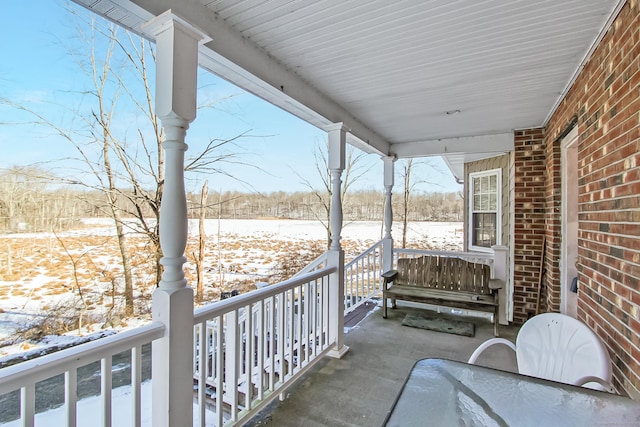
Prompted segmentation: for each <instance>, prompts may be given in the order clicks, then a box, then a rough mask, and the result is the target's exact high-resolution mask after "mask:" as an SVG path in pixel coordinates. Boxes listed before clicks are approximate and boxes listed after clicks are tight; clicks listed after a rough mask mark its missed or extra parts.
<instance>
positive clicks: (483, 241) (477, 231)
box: [471, 213, 497, 248]
mask: <svg viewBox="0 0 640 427" xmlns="http://www.w3.org/2000/svg"><path fill="white" fill-rule="evenodd" d="M496 218H497V216H496V214H494V213H476V214H473V220H472V222H473V228H472V233H473V234H472V236H471V244H472V245H473V246H482V247H486V248H490V247H491V246H493V245H495V244H496V235H497V233H496V232H497V230H496Z"/></svg>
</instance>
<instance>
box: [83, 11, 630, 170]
mask: <svg viewBox="0 0 640 427" xmlns="http://www.w3.org/2000/svg"><path fill="white" fill-rule="evenodd" d="M76 1H77V2H78V3H80V4H83V5H85V6H86V7H88V8H90V9H92V10H94V11H95V12H96V13H98V14H101V15H103V16H106V17H107V18H109V19H112V20H114V21H116V22H118V23H120V24H122V25H123V26H125V27H128V28H130V29H132V30H134V31H136V32H140V33H142V31H141V25H142V24H143V23H144V22H145V21H146V20H148V19H150V18H152V17H154V16H157V15H159V14H160V13H162V12H164V11H166V10H167V9H172V11H173V12H174V13H175V14H176V15H178V16H180V17H181V18H183V19H185V20H187V21H188V22H190V23H191V24H192V25H194V26H195V27H197V28H199V29H200V30H202V31H204V32H205V33H207V34H208V35H209V36H211V38H212V41H210V42H208V43H207V44H206V45H204V46H203V47H202V49H201V58H202V59H201V64H202V66H204V67H205V68H207V69H209V70H211V71H212V72H215V73H216V74H219V75H220V76H221V77H224V78H225V79H227V80H230V81H232V82H234V83H236V84H238V85H239V86H241V87H243V88H245V89H246V90H248V91H250V92H253V93H255V94H256V95H258V96H261V97H263V98H265V99H267V100H268V101H270V102H272V103H274V104H276V105H278V106H280V107H282V108H284V109H286V110H288V111H290V112H292V113H293V114H296V115H298V116H299V117H301V118H303V119H305V120H307V121H309V122H310V123H313V124H315V125H317V126H323V125H326V124H329V123H332V122H344V123H345V125H346V126H347V127H348V128H349V129H351V132H352V134H353V136H352V137H351V139H350V141H351V142H353V143H356V144H358V145H360V146H361V147H363V148H365V149H367V150H368V151H373V152H379V153H381V154H383V155H398V156H399V157H411V156H420V155H443V154H445V155H446V154H449V153H455V154H456V156H452V158H451V161H452V162H460V161H464V154H465V153H467V154H469V155H470V156H473V158H478V156H480V157H481V156H483V155H485V156H487V155H493V154H494V153H499V152H504V151H508V150H509V149H510V147H512V146H513V137H512V132H513V130H516V129H522V128H529V127H537V126H542V125H544V123H545V121H546V120H547V119H548V117H549V115H550V114H551V112H552V111H553V109H554V108H555V106H556V104H557V102H558V100H559V99H560V98H561V96H562V94H563V93H564V91H566V89H567V87H568V86H569V85H570V83H571V82H572V78H573V76H574V75H575V73H576V71H577V70H578V69H579V67H580V66H581V63H582V62H583V61H584V59H585V57H586V56H587V55H588V53H589V51H590V49H591V48H592V46H593V45H594V42H596V41H597V40H598V37H601V35H602V32H603V30H604V29H606V28H607V26H608V25H609V24H610V22H611V19H612V18H613V16H614V15H615V14H616V13H617V11H618V10H619V8H620V7H621V5H622V4H623V3H624V1H620V0H401V1H388V0H384V1H381V0H373V1H372V0H320V1H310V0H244V1H238V0H76ZM458 110H459V113H456V114H449V115H448V114H446V113H447V112H451V111H458ZM454 157H455V158H454ZM460 159H462V160H460Z"/></svg>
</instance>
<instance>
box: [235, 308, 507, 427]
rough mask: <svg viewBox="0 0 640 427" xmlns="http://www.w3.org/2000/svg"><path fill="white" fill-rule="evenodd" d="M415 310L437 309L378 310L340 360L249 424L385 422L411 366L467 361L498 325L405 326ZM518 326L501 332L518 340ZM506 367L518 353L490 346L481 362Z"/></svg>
mask: <svg viewBox="0 0 640 427" xmlns="http://www.w3.org/2000/svg"><path fill="white" fill-rule="evenodd" d="M412 311H422V312H425V314H433V313H434V312H431V311H428V310H424V309H421V308H417V307H416V306H415V305H408V304H405V305H403V304H402V302H400V301H399V302H398V308H397V309H395V310H389V317H388V318H387V319H383V318H382V310H376V311H375V312H373V313H371V314H370V315H369V316H368V317H366V318H365V319H364V320H362V321H361V322H360V323H359V324H358V325H357V326H356V327H354V328H352V329H351V330H350V332H349V333H348V334H346V335H345V344H346V345H347V346H349V352H348V353H347V354H346V355H345V356H344V357H343V358H342V359H340V360H338V359H332V358H328V357H327V358H324V359H323V360H321V361H320V362H318V364H317V365H316V366H314V367H313V368H312V369H311V370H310V371H309V372H308V373H306V374H305V375H304V376H303V377H302V378H301V379H300V380H299V381H298V382H297V383H296V384H294V385H293V386H292V387H290V388H289V389H288V390H287V391H286V393H285V394H286V399H285V400H284V401H282V402H280V401H275V402H274V403H272V404H271V405H269V406H268V407H267V408H266V409H265V410H263V411H262V412H261V413H260V414H258V416H256V417H255V418H254V419H253V420H251V421H250V422H249V423H247V425H249V426H266V425H268V426H278V427H281V426H285V427H286V426H296V427H298V426H305V427H314V426H317V427H320V426H322V427H325V426H332V427H333V426H380V425H382V423H383V422H384V420H385V417H386V415H387V412H388V411H389V410H390V409H391V406H392V405H393V403H394V400H395V397H396V395H397V394H398V392H399V391H400V388H401V387H402V385H403V383H404V380H405V378H406V377H407V375H408V373H409V370H410V369H411V368H412V366H413V365H414V363H415V362H416V361H418V360H420V359H424V358H443V359H451V360H458V361H465V362H466V361H467V360H468V358H469V356H470V355H471V353H472V352H473V351H474V350H475V349H476V347H478V345H480V344H481V343H482V342H484V341H485V340H487V339H489V338H492V337H493V325H492V324H491V323H490V322H489V321H488V320H485V319H481V318H469V317H465V318H460V317H456V319H459V320H467V321H472V322H473V323H474V324H475V325H476V329H475V337H473V338H470V337H463V336H459V335H451V334H446V333H442V332H432V331H427V330H424V329H416V328H410V327H406V326H402V325H401V322H402V319H404V316H405V315H406V314H408V313H410V312H412ZM517 331H518V328H517V327H513V326H501V327H500V336H501V337H503V338H506V339H508V340H510V341H515V337H516V334H517ZM477 363H478V364H481V365H484V366H490V367H493V368H498V369H503V370H510V371H515V370H516V360H515V355H514V353H513V352H512V351H511V350H509V349H508V348H506V347H505V346H495V347H492V348H491V349H489V350H487V351H486V352H485V353H483V355H482V356H481V358H480V359H479V360H478V362H477Z"/></svg>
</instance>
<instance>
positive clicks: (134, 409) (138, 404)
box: [131, 345, 142, 427]
mask: <svg viewBox="0 0 640 427" xmlns="http://www.w3.org/2000/svg"><path fill="white" fill-rule="evenodd" d="M131 422H132V425H134V426H136V427H140V425H141V424H142V346H141V345H137V346H135V347H133V348H132V349H131Z"/></svg>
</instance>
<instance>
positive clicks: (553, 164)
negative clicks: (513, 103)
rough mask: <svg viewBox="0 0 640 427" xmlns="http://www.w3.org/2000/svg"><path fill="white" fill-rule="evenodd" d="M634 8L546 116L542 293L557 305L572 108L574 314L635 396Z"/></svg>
mask: <svg viewBox="0 0 640 427" xmlns="http://www.w3.org/2000/svg"><path fill="white" fill-rule="evenodd" d="M639 8H640V6H639V2H638V0H629V1H628V2H627V3H626V4H625V5H624V6H623V8H622V10H621V12H620V14H619V15H618V17H617V19H616V20H615V22H614V23H613V25H612V26H611V28H610V30H609V31H608V32H607V34H606V35H605V37H604V39H603V40H602V41H601V43H600V44H599V46H598V47H597V49H596V50H595V52H594V53H593V55H592V57H591V58H590V60H589V62H588V63H587V64H586V66H585V68H584V69H583V70H582V72H581V73H580V75H579V76H578V78H577V79H576V81H575V83H574V84H573V86H572V88H571V90H570V91H569V93H568V94H567V96H566V97H565V98H564V99H563V101H562V103H561V104H560V105H559V107H558V109H557V110H556V111H555V113H554V114H553V116H552V117H551V119H550V121H549V123H548V125H547V127H546V129H545V132H546V135H545V159H546V165H545V168H546V170H545V173H546V175H547V178H548V179H547V181H546V183H545V189H544V191H545V201H546V208H545V209H546V215H545V220H546V235H547V239H548V245H547V262H546V266H547V277H546V280H545V287H546V291H547V293H546V295H545V299H546V304H548V307H549V309H550V310H551V311H557V310H558V303H559V289H560V287H559V286H560V285H559V269H558V259H559V250H560V238H561V233H560V224H559V222H560V218H559V212H560V209H559V207H560V202H561V198H560V176H559V171H560V158H559V147H558V142H557V141H558V140H559V137H560V136H561V135H562V133H563V132H564V131H565V130H566V128H567V126H568V124H569V123H570V122H571V121H572V120H573V119H574V118H575V117H576V116H577V119H578V134H579V145H578V176H579V207H578V208H579V209H578V210H579V236H578V245H579V249H578V256H579V266H578V280H579V294H578V317H579V318H580V319H581V320H582V321H584V322H585V323H587V324H588V325H589V326H590V327H591V328H592V329H593V330H594V331H596V333H597V334H598V335H599V336H600V337H601V338H602V339H603V341H604V342H605V344H606V345H607V347H608V350H609V353H610V355H611V356H612V360H613V363H614V381H615V385H616V387H617V388H618V390H619V391H621V392H623V393H624V392H626V393H627V394H629V395H631V396H632V397H634V398H636V399H640V286H639V284H638V282H640V71H639V70H640V18H639V16H640V11H639ZM516 141H517V139H516ZM517 145H518V144H517V143H516V149H517ZM516 222H517V221H516ZM516 233H517V231H516ZM525 240H526V239H525ZM523 244H524V242H523ZM516 247H518V244H516ZM533 256H535V255H533ZM524 265H525V266H526V267H527V268H530V265H529V264H527V263H525V264H524ZM525 294H528V293H527V292H525Z"/></svg>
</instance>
